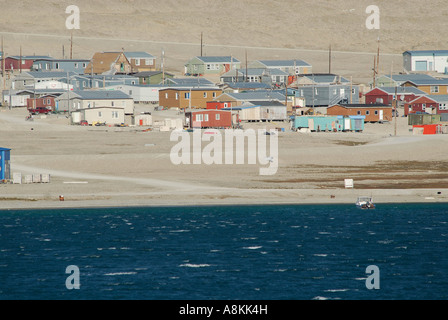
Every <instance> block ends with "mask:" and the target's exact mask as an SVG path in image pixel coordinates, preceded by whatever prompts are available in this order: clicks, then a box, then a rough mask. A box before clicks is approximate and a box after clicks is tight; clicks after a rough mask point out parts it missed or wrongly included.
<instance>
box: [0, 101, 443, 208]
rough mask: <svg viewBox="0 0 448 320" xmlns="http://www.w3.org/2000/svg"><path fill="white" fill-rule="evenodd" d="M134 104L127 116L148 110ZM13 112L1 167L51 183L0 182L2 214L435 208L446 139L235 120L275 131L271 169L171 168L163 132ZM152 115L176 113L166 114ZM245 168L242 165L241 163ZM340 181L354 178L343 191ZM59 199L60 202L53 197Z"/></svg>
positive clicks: (6, 115)
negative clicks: (6, 163)
mask: <svg viewBox="0 0 448 320" xmlns="http://www.w3.org/2000/svg"><path fill="white" fill-rule="evenodd" d="M148 108H152V107H148V106H137V110H140V111H143V110H148ZM25 116H26V110H25V109H23V108H18V109H13V110H3V109H2V111H1V112H0V144H1V146H2V147H8V148H11V149H12V151H11V158H12V159H11V170H12V172H20V173H22V175H26V174H36V173H40V174H42V173H48V174H50V176H51V182H50V183H47V184H44V183H37V184H2V185H0V203H1V206H2V208H4V209H14V208H68V207H104V206H111V207H120V206H173V205H174V206H194V205H242V204H310V203H353V204H354V203H355V201H356V198H357V197H358V196H364V195H366V196H373V198H374V201H375V202H376V203H397V202H427V203H430V202H445V201H448V183H447V171H446V161H445V160H444V155H446V153H447V151H448V136H446V135H436V136H422V135H420V136H414V135H412V132H410V131H409V126H408V125H407V119H406V118H398V119H397V120H398V121H397V136H394V123H383V124H366V128H365V131H364V132H363V133H325V132H320V133H309V134H304V133H297V132H292V131H291V130H290V129H289V123H283V122H282V123H269V124H266V123H253V124H245V125H244V129H249V128H253V129H270V128H279V127H283V128H285V132H279V135H278V146H279V167H278V170H277V173H276V174H275V175H271V176H261V175H260V174H259V168H260V165H259V164H257V165H250V164H244V165H236V164H234V165H225V164H223V165H216V164H214V165H205V164H202V165H193V164H191V165H183V164H181V165H174V164H172V162H171V160H170V152H171V149H172V147H173V146H174V145H175V144H176V142H172V141H170V134H171V133H170V132H157V131H145V130H144V129H145V128H141V127H126V128H117V127H81V126H72V125H68V119H67V118H66V117H65V116H57V115H51V116H48V117H47V118H45V119H40V118H39V117H36V118H35V120H34V121H32V122H30V121H25ZM153 116H154V119H166V118H170V117H179V116H180V115H178V114H177V112H176V111H174V110H168V111H156V112H153ZM245 163H247V162H245ZM344 179H354V189H345V187H344ZM60 195H63V196H64V200H65V201H63V202H62V201H59V196H60Z"/></svg>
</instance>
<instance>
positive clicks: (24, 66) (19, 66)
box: [0, 56, 53, 72]
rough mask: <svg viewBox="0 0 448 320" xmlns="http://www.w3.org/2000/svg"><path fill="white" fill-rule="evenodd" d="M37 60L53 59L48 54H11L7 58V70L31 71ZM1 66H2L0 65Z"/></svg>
mask: <svg viewBox="0 0 448 320" xmlns="http://www.w3.org/2000/svg"><path fill="white" fill-rule="evenodd" d="M36 60H53V58H51V57H48V56H10V57H6V58H5V71H10V72H12V71H30V70H31V67H32V66H33V63H34V61H36ZM0 68H1V66H0Z"/></svg>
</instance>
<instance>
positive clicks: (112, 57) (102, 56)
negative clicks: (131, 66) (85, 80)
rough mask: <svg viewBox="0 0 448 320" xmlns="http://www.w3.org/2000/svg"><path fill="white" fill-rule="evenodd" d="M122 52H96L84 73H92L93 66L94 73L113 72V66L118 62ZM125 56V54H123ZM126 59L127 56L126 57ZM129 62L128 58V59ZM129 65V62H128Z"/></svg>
mask: <svg viewBox="0 0 448 320" xmlns="http://www.w3.org/2000/svg"><path fill="white" fill-rule="evenodd" d="M121 54H123V53H122V52H96V53H95V54H94V55H93V57H92V60H90V63H89V64H88V65H87V67H86V68H85V69H84V73H87V74H88V73H91V72H92V64H93V72H94V73H97V74H99V73H104V72H107V71H110V70H111V65H112V64H115V62H116V61H117V60H118V58H119V57H120V55H121ZM123 55H124V54H123ZM124 57H125V58H126V56H124ZM126 60H127V58H126ZM128 63H129V61H128Z"/></svg>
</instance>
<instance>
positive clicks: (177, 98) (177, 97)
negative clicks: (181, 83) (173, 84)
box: [176, 92, 179, 100]
mask: <svg viewBox="0 0 448 320" xmlns="http://www.w3.org/2000/svg"><path fill="white" fill-rule="evenodd" d="M176 100H179V93H178V92H176Z"/></svg>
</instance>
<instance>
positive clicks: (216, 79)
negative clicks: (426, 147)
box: [0, 50, 448, 183]
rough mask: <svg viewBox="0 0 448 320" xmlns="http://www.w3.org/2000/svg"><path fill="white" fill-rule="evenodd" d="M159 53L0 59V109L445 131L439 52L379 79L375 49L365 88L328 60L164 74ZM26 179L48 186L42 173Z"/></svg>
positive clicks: (148, 123)
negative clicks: (323, 64)
mask: <svg viewBox="0 0 448 320" xmlns="http://www.w3.org/2000/svg"><path fill="white" fill-rule="evenodd" d="M201 53H202V52H201ZM163 54H164V53H163V52H162V55H161V56H155V55H153V54H151V53H149V52H142V51H139V52H127V51H124V50H122V51H116V52H95V53H94V54H93V55H92V56H91V57H86V58H85V59H73V58H64V59H58V58H54V57H50V56H40V55H22V54H21V53H20V54H19V55H14V56H10V55H8V56H3V55H2V56H1V66H2V68H1V71H2V79H4V81H3V90H2V100H1V109H0V110H2V111H3V112H5V113H8V112H9V111H11V110H23V115H24V119H23V121H29V122H33V123H34V122H39V121H45V120H48V119H52V118H56V119H63V120H64V122H63V123H64V124H65V125H67V126H80V127H87V128H89V127H108V128H110V127H114V128H116V127H118V128H120V129H122V130H126V128H129V129H132V130H139V131H141V132H171V131H173V130H176V129H177V130H186V131H190V132H191V131H193V130H196V129H229V128H233V129H244V128H246V127H248V126H250V127H251V128H266V125H269V126H270V128H275V129H276V130H278V131H279V132H285V131H287V132H297V133H296V134H301V133H315V132H316V133H318V132H327V133H332V132H335V133H338V132H353V133H357V134H359V135H362V133H363V132H364V130H365V125H367V124H369V125H374V126H378V127H379V128H380V130H381V126H383V125H385V124H393V123H394V122H395V123H396V121H397V119H400V120H401V121H402V119H404V118H405V119H406V121H407V124H408V129H409V132H410V134H412V135H423V134H424V135H426V134H443V133H446V132H447V125H448V77H447V76H446V74H447V71H448V51H443V50H433V51H406V52H404V53H403V70H402V71H401V72H399V73H391V74H380V72H379V69H378V64H379V58H380V56H379V53H378V55H377V56H376V57H375V59H374V63H373V67H372V80H371V82H369V83H354V82H353V80H352V78H351V77H350V78H348V77H347V76H345V77H344V76H341V75H338V74H334V73H332V72H331V58H330V60H329V70H328V73H314V72H313V66H312V65H311V64H309V63H308V62H306V61H304V60H301V59H291V60H276V59H272V60H255V61H249V60H248V59H247V56H246V57H245V60H244V61H243V60H242V59H240V58H238V57H234V56H205V55H199V56H195V57H191V58H189V59H188V58H187V59H186V60H185V65H184V69H183V70H177V71H173V70H169V71H168V70H166V68H165V59H164V56H163ZM330 57H331V52H330ZM395 135H396V129H395ZM2 147H3V149H2V153H3V154H2V168H1V171H0V173H1V176H0V181H13V180H14V179H13V176H12V173H11V169H10V168H9V160H10V154H9V152H10V150H9V149H8V148H7V146H2ZM17 179H18V180H19V181H20V182H18V183H21V182H22V181H23V179H22V177H21V176H19V177H18V178H17ZM32 179H33V177H32V176H28V178H27V179H26V181H27V182H28V183H31V182H32ZM35 179H36V181H38V182H41V183H42V182H45V181H49V177H48V176H47V175H39V176H38V177H36V178H35Z"/></svg>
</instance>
